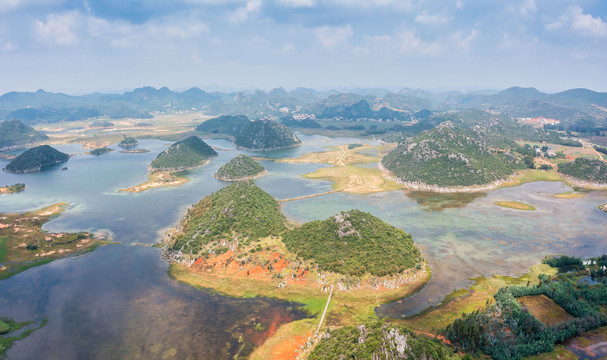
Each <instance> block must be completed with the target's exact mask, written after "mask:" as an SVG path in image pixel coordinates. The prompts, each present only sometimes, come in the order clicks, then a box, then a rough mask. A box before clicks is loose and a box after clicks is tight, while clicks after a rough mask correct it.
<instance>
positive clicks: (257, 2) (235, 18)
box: [228, 0, 261, 24]
mask: <svg viewBox="0 0 607 360" xmlns="http://www.w3.org/2000/svg"><path fill="white" fill-rule="evenodd" d="M259 9H261V0H249V1H247V3H246V4H245V5H244V6H241V7H239V8H237V9H236V10H234V11H230V12H229V13H228V21H229V22H230V23H232V24H239V23H241V22H243V21H246V20H247V19H248V18H249V15H250V14H251V13H254V12H256V11H259Z"/></svg>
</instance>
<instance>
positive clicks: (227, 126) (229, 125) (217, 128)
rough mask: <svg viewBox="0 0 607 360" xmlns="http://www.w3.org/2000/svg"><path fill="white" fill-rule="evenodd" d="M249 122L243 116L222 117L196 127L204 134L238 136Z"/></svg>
mask: <svg viewBox="0 0 607 360" xmlns="http://www.w3.org/2000/svg"><path fill="white" fill-rule="evenodd" d="M250 122H251V121H250V120H249V118H248V117H246V116H244V115H222V116H218V117H216V118H212V119H209V120H207V121H205V122H203V123H202V124H200V125H198V126H197V127H196V131H200V132H202V133H206V134H224V135H230V136H236V135H238V134H239V133H240V132H241V131H242V129H244V128H245V126H247V125H248V124H249V123H250Z"/></svg>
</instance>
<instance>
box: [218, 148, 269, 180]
mask: <svg viewBox="0 0 607 360" xmlns="http://www.w3.org/2000/svg"><path fill="white" fill-rule="evenodd" d="M264 171H265V169H264V167H263V165H261V164H260V163H258V162H257V161H255V160H253V159H251V158H250V157H248V156H245V155H242V154H240V155H238V156H237V157H235V158H233V159H232V160H230V162H228V163H227V164H225V165H223V166H222V167H220V168H219V170H217V172H216V173H215V177H216V178H217V179H219V180H223V181H241V180H247V179H252V178H255V177H258V176H260V175H262V174H263V173H264Z"/></svg>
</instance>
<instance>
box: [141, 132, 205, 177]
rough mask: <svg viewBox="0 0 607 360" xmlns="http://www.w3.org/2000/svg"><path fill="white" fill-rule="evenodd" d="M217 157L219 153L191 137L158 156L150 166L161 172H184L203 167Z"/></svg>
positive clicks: (195, 137)
mask: <svg viewBox="0 0 607 360" xmlns="http://www.w3.org/2000/svg"><path fill="white" fill-rule="evenodd" d="M215 155H217V152H215V150H213V149H212V148H211V147H210V146H209V145H207V143H205V142H204V141H202V139H201V138H199V137H198V136H190V137H188V138H187V139H184V140H181V141H178V142H176V143H174V144H173V145H171V146H170V147H169V148H168V149H166V150H164V151H163V152H161V153H160V154H158V156H157V157H156V159H154V161H152V163H151V164H150V168H151V169H152V170H160V171H182V170H187V169H192V168H195V167H197V166H200V165H203V164H204V163H205V162H206V161H207V160H208V159H209V158H210V157H212V156H215Z"/></svg>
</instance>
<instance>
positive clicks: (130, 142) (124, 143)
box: [118, 135, 139, 149]
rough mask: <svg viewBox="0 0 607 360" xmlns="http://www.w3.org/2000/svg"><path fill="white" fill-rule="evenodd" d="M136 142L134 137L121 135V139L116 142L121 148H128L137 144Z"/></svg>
mask: <svg viewBox="0 0 607 360" xmlns="http://www.w3.org/2000/svg"><path fill="white" fill-rule="evenodd" d="M138 144H139V142H138V141H137V139H135V138H134V137H130V136H126V135H123V139H122V140H121V141H120V142H119V143H118V146H120V147H121V148H123V149H130V148H133V147H135V146H137V145H138Z"/></svg>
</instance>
